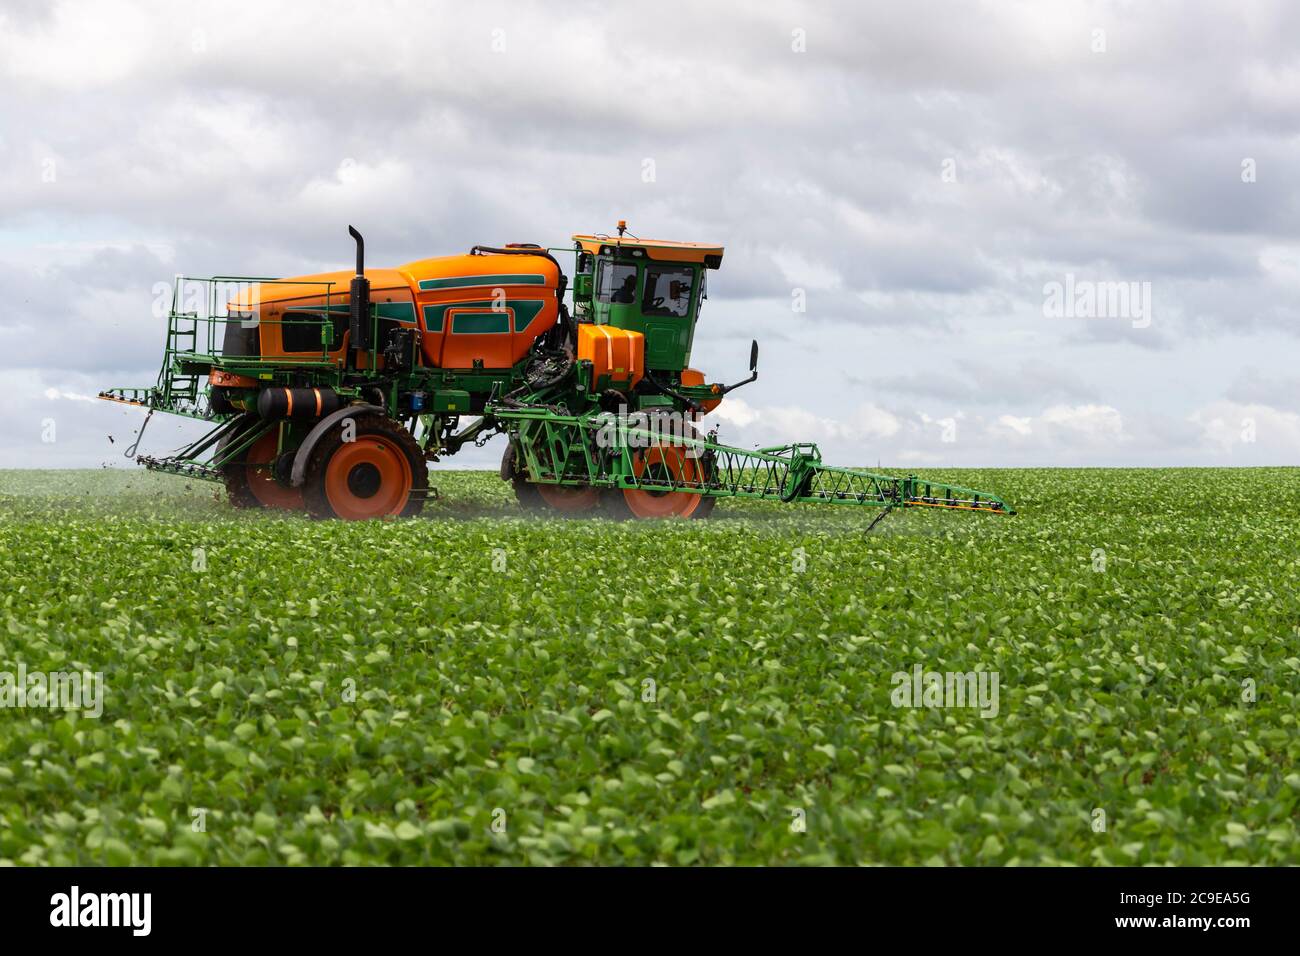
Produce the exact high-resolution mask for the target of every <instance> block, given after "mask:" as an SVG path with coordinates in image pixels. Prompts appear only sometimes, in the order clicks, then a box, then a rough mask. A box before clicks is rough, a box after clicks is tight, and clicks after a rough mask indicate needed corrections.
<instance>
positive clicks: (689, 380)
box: [682, 368, 722, 415]
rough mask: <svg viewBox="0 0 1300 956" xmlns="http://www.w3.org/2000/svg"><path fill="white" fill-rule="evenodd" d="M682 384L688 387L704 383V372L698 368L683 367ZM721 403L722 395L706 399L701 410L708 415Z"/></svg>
mask: <svg viewBox="0 0 1300 956" xmlns="http://www.w3.org/2000/svg"><path fill="white" fill-rule="evenodd" d="M682 384H683V385H686V386H688V387H690V386H696V385H703V384H704V373H703V372H701V371H700V370H699V369H696V368H684V369H682ZM714 389H715V390H716V389H717V386H716V385H715V386H714ZM721 404H722V396H721V395H719V396H718V397H717V398H709V399H705V400H703V401H701V402H700V412H701V413H702V414H704V415H707V414H708V413H709V412H711V411H713V410H714V409H715V408H717V407H718V406H719V405H721Z"/></svg>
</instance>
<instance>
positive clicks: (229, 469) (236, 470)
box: [217, 415, 266, 509]
mask: <svg viewBox="0 0 1300 956" xmlns="http://www.w3.org/2000/svg"><path fill="white" fill-rule="evenodd" d="M260 421H261V419H260V418H258V417H257V416H256V415H244V416H243V417H242V418H241V419H240V423H239V425H238V426H236V428H235V430H234V431H232V432H230V433H229V434H227V435H226V436H225V437H224V438H222V439H221V441H219V442H217V454H218V455H220V454H221V453H222V452H223V451H225V450H226V449H227V448H229V447H230V445H231V443H232V442H234V441H235V440H236V439H238V438H239V436H240V435H243V434H244V433H246V432H247V431H248V430H249V429H250V428H252V427H253V426H255V425H256V424H257V423H258V422H260ZM242 457H243V456H242V455H241V456H240V458H241V460H239V461H232V462H228V463H226V464H225V465H223V466H222V468H221V474H222V475H223V476H224V477H225V485H226V500H227V501H229V502H230V504H231V506H232V507H235V508H250V509H254V508H265V507H266V505H264V504H262V503H261V502H260V501H258V500H257V499H256V498H255V497H253V493H252V492H251V491H249V489H248V469H247V468H246V466H245V465H244V463H243V460H242Z"/></svg>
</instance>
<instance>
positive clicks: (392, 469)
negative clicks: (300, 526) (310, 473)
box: [325, 435, 412, 520]
mask: <svg viewBox="0 0 1300 956" xmlns="http://www.w3.org/2000/svg"><path fill="white" fill-rule="evenodd" d="M411 484H412V478H411V463H410V461H409V460H407V457H406V453H405V452H403V451H402V448H401V446H399V445H398V444H397V443H396V442H393V441H390V440H389V439H387V438H384V437H383V436H379V435H367V436H365V437H364V438H358V439H357V440H356V441H351V442H344V443H343V444H342V445H340V446H339V448H338V450H337V451H336V452H334V454H333V455H332V456H331V457H330V460H329V463H328V464H327V465H326V466H325V497H326V499H328V501H329V504H330V507H331V508H332V509H333V510H334V513H335V514H336V515H338V516H339V517H340V518H347V519H350V520H358V519H363V518H380V517H383V516H384V515H395V514H401V512H402V509H404V508H405V507H406V503H407V501H408V500H410V497H411Z"/></svg>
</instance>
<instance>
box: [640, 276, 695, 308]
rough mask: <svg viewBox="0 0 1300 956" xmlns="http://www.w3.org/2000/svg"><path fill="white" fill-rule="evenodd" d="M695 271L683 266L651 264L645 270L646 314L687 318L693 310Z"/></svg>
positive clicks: (642, 305) (644, 306) (643, 303)
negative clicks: (692, 298) (692, 289)
mask: <svg viewBox="0 0 1300 956" xmlns="http://www.w3.org/2000/svg"><path fill="white" fill-rule="evenodd" d="M694 281H695V271H694V270H693V269H684V268H682V267H681V266H651V267H650V268H648V269H646V271H645V299H644V301H642V303H641V312H642V313H643V314H644V315H675V316H677V317H679V318H685V317H686V316H687V314H688V313H689V312H690V311H691V286H692V283H694Z"/></svg>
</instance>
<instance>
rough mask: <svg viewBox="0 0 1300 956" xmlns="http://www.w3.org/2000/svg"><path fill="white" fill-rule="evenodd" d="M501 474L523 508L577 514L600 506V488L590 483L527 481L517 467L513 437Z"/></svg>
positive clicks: (516, 450) (515, 446)
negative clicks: (562, 483)
mask: <svg viewBox="0 0 1300 956" xmlns="http://www.w3.org/2000/svg"><path fill="white" fill-rule="evenodd" d="M501 477H502V479H503V480H505V481H508V482H510V484H511V487H513V488H514V491H515V497H516V498H517V499H519V506H520V507H521V508H523V509H524V510H526V511H539V510H543V509H546V510H550V511H558V512H559V513H560V514H566V515H577V514H585V513H587V512H589V511H594V510H596V508H598V507H599V506H600V492H599V491H598V490H597V489H595V488H592V487H591V486H590V485H551V484H545V483H540V484H539V483H537V482H532V481H529V480H528V479H527V477H525V475H524V472H523V471H521V470H520V468H519V448H518V445H517V444H516V443H515V442H513V441H512V442H510V444H509V445H508V446H506V452H505V455H504V456H502V458H501Z"/></svg>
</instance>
